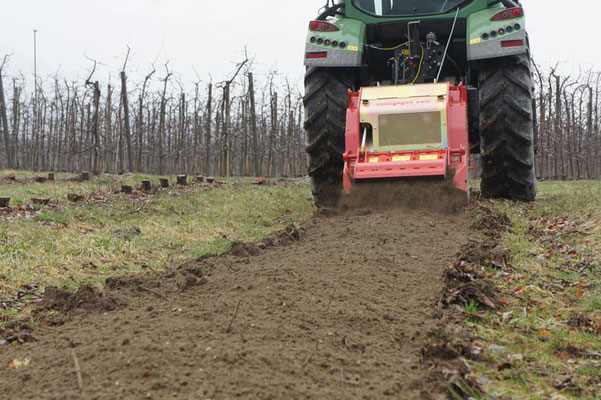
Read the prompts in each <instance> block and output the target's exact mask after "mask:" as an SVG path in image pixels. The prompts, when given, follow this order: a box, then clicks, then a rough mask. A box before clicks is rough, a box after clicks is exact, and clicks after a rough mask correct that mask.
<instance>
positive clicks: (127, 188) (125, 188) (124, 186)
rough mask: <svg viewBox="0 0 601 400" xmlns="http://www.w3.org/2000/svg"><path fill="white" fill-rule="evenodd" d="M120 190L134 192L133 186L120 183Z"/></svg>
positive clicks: (128, 192)
mask: <svg viewBox="0 0 601 400" xmlns="http://www.w3.org/2000/svg"><path fill="white" fill-rule="evenodd" d="M121 192H122V193H125V194H132V193H133V192H134V188H132V187H131V186H129V185H121Z"/></svg>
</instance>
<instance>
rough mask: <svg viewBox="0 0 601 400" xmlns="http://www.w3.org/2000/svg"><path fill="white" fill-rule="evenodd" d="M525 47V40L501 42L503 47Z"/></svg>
mask: <svg viewBox="0 0 601 400" xmlns="http://www.w3.org/2000/svg"><path fill="white" fill-rule="evenodd" d="M523 45H524V41H523V40H504V41H502V42H501V47H520V46H523Z"/></svg>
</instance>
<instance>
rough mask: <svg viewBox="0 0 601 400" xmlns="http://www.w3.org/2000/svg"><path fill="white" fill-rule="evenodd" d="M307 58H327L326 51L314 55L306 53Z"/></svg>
mask: <svg viewBox="0 0 601 400" xmlns="http://www.w3.org/2000/svg"><path fill="white" fill-rule="evenodd" d="M307 58H309V59H311V58H328V53H327V52H326V51H318V52H314V53H307Z"/></svg>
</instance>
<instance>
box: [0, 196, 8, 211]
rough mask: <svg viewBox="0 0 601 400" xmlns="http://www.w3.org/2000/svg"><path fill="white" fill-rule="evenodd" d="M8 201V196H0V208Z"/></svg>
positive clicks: (5, 205)
mask: <svg viewBox="0 0 601 400" xmlns="http://www.w3.org/2000/svg"><path fill="white" fill-rule="evenodd" d="M8 203H10V197H0V208H7V207H8Z"/></svg>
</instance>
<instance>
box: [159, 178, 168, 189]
mask: <svg viewBox="0 0 601 400" xmlns="http://www.w3.org/2000/svg"><path fill="white" fill-rule="evenodd" d="M160 181H161V187H162V188H168V187H169V179H168V178H161V179H160Z"/></svg>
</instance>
